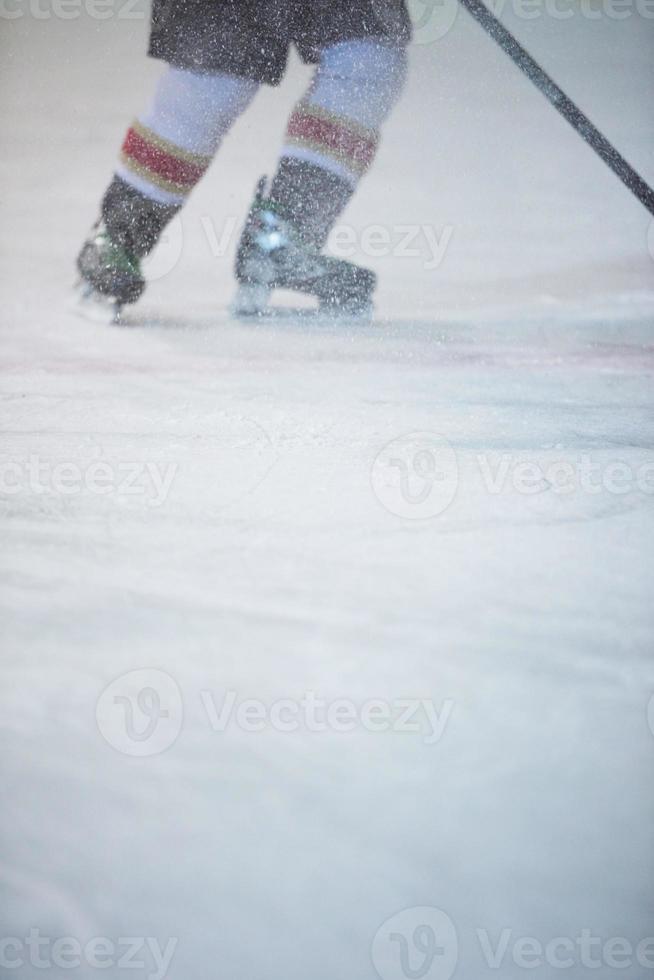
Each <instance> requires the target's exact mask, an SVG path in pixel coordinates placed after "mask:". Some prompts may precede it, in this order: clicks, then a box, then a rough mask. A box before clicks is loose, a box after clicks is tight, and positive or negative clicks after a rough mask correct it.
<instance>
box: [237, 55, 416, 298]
mask: <svg viewBox="0 0 654 980" xmlns="http://www.w3.org/2000/svg"><path fill="white" fill-rule="evenodd" d="M405 75H406V52H405V46H404V45H403V44H397V43H392V42H389V41H387V40H386V39H376V38H365V39H353V40H348V41H345V42H341V43H337V44H333V45H330V46H328V47H326V48H325V49H324V50H322V51H321V53H320V61H319V65H318V68H317V71H316V74H315V77H314V80H313V83H312V85H311V87H310V88H309V90H308V92H307V93H306V94H305V95H304V97H303V98H302V99H301V101H300V102H299V103H298V105H297V106H296V108H295V110H294V111H293V113H292V115H291V118H290V120H289V123H288V127H287V131H286V137H285V141H284V146H283V149H282V154H281V158H280V161H279V165H278V168H277V172H276V174H275V176H274V179H273V181H272V184H271V187H270V190H269V191H268V193H267V195H265V196H263V195H262V194H260V196H259V198H258V199H257V200H255V203H254V205H253V207H252V209H251V212H250V215H249V218H248V222H247V224H246V229H245V232H244V235H243V238H242V241H241V246H240V248H239V253H238V260H237V278H238V279H239V281H241V282H242V283H246V284H247V285H248V286H250V287H252V289H251V290H250V292H251V295H252V296H253V297H254V299H253V300H252V302H250V306H251V307H252V309H251V310H250V311H251V312H252V311H254V307H256V305H257V304H259V305H260V303H261V299H262V297H263V296H264V295H265V293H264V291H262V290H260V289H257V288H256V284H257V281H258V280H265V279H266V277H267V279H268V283H269V285H270V283H271V282H272V285H273V288H274V286H276V285H281V286H283V287H284V288H296V289H299V290H300V291H303V292H310V293H314V294H315V295H318V296H319V298H320V300H321V301H322V302H323V303H325V302H326V305H334V306H339V305H341V300H343V301H344V303H345V305H346V306H352V307H353V308H354V309H356V308H357V307H358V306H366V305H367V304H368V302H369V300H370V294H371V292H372V289H373V288H374V276H373V274H372V273H369V272H367V271H366V270H359V269H357V267H355V266H352V265H351V264H350V263H345V262H338V261H337V260H334V259H328V258H327V257H323V256H319V255H318V253H319V251H320V249H322V248H323V246H324V245H325V243H326V241H327V237H328V235H329V232H330V230H331V228H332V227H333V225H334V223H335V222H336V220H337V219H338V217H339V216H340V215H341V214H342V212H343V211H344V209H345V207H346V206H347V204H348V202H349V201H350V199H351V197H352V195H353V194H354V192H355V190H356V188H357V187H358V185H359V182H360V180H361V178H362V177H363V175H364V174H365V173H366V171H367V170H368V169H369V167H370V165H371V163H372V161H373V159H374V157H375V154H376V151H377V147H378V145H379V138H380V130H381V127H382V125H383V123H384V121H385V119H386V118H387V117H388V115H389V113H390V111H391V109H392V108H393V106H394V105H395V103H396V101H397V99H398V97H399V95H400V93H401V91H402V87H403V83H404V79H405ZM280 222H283V223H284V235H283V236H282V240H283V241H284V242H286V239H287V238H288V239H290V241H289V243H288V244H287V245H286V247H285V249H278V250H277V251H276V252H275V253H274V255H273V258H276V259H277V264H278V265H279V266H281V267H282V268H281V270H278V272H277V274H275V271H274V270H273V269H272V268H271V265H272V260H271V249H270V242H271V241H272V240H276V241H279V240H280V239H279V227H278V226H279V223H280ZM265 228H267V230H268V234H267V236H266V235H265V234H263V235H262V229H265ZM271 235H272V236H273V238H272V239H271ZM318 260H320V261H318ZM294 264H295V266H296V273H297V274H296V275H294V270H293V265H294ZM307 270H313V271H314V273H315V275H314V281H312V282H308V279H309V278H311V274H310V273H309V272H308V271H307ZM321 276H325V277H326V279H325V280H324V282H323V283H321V282H320V281H319V280H320V277H321ZM339 292H341V293H342V294H343V295H342V296H339ZM241 297H242V299H243V302H242V305H243V312H247V311H248V303H249V297H248V293H247V291H244V290H242V292H241Z"/></svg>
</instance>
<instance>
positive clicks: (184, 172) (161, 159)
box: [123, 129, 206, 188]
mask: <svg viewBox="0 0 654 980" xmlns="http://www.w3.org/2000/svg"><path fill="white" fill-rule="evenodd" d="M123 153H125V155H126V156H128V157H131V159H132V160H135V161H136V162H137V163H140V164H141V166H142V167H147V169H148V170H150V171H152V173H154V174H156V175H157V176H158V177H162V178H163V179H164V180H168V181H171V182H172V183H174V184H181V185H182V186H183V187H188V188H191V187H194V186H195V184H197V182H198V181H199V180H200V178H201V177H202V176H203V174H204V173H205V170H206V167H200V166H197V165H196V164H193V163H188V162H187V161H186V160H180V159H179V158H178V157H176V156H173V154H172V153H166V152H165V150H162V149H160V148H159V147H157V146H154V145H153V144H152V143H148V141H147V140H146V139H144V138H143V137H142V136H140V135H139V133H137V132H136V130H134V129H130V130H128V132H127V136H126V137H125V142H124V143H123Z"/></svg>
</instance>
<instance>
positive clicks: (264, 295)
mask: <svg viewBox="0 0 654 980" xmlns="http://www.w3.org/2000/svg"><path fill="white" fill-rule="evenodd" d="M271 292H272V290H271V288H270V287H269V286H266V284H265V283H258V282H252V283H241V284H240V285H239V287H238V290H237V291H236V296H235V297H234V299H233V300H232V303H231V305H230V312H231V314H232V316H236V317H241V316H243V317H255V316H263V315H264V314H265V313H266V311H267V310H268V309H269V305H268V304H269V301H270V294H271Z"/></svg>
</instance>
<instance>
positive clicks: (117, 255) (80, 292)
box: [76, 219, 145, 322]
mask: <svg viewBox="0 0 654 980" xmlns="http://www.w3.org/2000/svg"><path fill="white" fill-rule="evenodd" d="M77 269H78V271H79V274H80V279H79V282H78V283H77V287H76V295H77V302H78V305H79V307H80V310H81V311H82V312H84V313H85V314H86V315H88V316H90V317H91V318H93V319H97V320H101V321H109V322H116V321H118V319H119V318H120V311H121V309H122V308H123V306H124V305H125V304H127V303H135V302H136V300H137V299H138V298H139V297H140V295H141V293H142V292H143V290H144V289H145V279H144V278H143V274H142V272H141V264H140V261H139V259H138V258H137V257H136V256H135V255H133V254H132V253H131V252H129V251H128V250H127V249H126V248H125V246H124V245H121V244H119V243H118V242H115V241H112V239H111V238H110V236H109V232H108V230H107V228H106V225H105V223H104V221H103V220H102V219H100V221H98V222H97V224H96V225H94V226H93V228H92V230H91V234H90V235H89V237H88V238H87V240H86V241H85V242H84V244H83V246H82V250H81V252H80V253H79V255H78V257H77Z"/></svg>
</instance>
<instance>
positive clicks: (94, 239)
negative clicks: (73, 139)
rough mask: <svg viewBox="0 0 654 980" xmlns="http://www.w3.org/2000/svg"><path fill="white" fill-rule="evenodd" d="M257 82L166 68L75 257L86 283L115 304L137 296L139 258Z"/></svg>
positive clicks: (140, 284)
mask: <svg viewBox="0 0 654 980" xmlns="http://www.w3.org/2000/svg"><path fill="white" fill-rule="evenodd" d="M257 88H258V83H257V82H256V81H253V80H251V79H246V78H240V77H236V76H232V75H225V74H210V75H207V74H205V75H200V74H196V73H194V72H190V71H186V70H182V69H178V68H173V67H169V68H168V70H167V71H166V72H165V74H164V75H163V76H162V78H161V80H160V81H159V84H158V86H157V89H156V93H155V96H154V100H153V102H152V104H151V105H150V107H149V109H148V110H147V112H145V113H144V114H143V115H141V116H140V117H139V118H138V119H137V120H136V121H135V122H134V123H133V124H132V126H131V127H130V129H129V130H128V132H127V135H126V137H125V140H124V143H123V146H122V151H121V156H120V162H119V164H118V167H117V169H116V172H115V175H114V177H113V180H112V181H111V183H110V185H109V187H108V189H107V191H106V193H105V195H104V197H103V200H102V205H101V217H100V219H99V221H98V223H97V224H96V225H95V227H94V229H93V231H92V233H91V235H90V237H89V239H88V240H87V241H86V242H85V244H84V246H83V248H82V251H81V252H80V255H79V257H78V269H79V272H80V275H81V278H82V281H83V284H84V286H85V287H86V288H87V289H92V290H94V291H96V292H97V293H100V294H101V295H104V296H107V297H109V299H110V301H111V302H115V303H116V304H118V305H121V304H123V303H132V302H134V301H135V300H136V299H138V297H139V296H140V294H141V292H142V291H143V288H144V281H143V277H142V275H141V270H140V265H139V260H140V259H141V258H143V257H144V256H145V255H147V254H148V252H150V251H151V249H152V248H153V247H154V245H155V244H156V242H157V241H158V239H159V237H160V235H161V233H162V231H163V229H164V228H165V226H166V225H167V224H168V222H169V221H171V220H172V218H173V217H174V216H175V215H176V214H177V213H178V211H179V210H180V209H181V208H182V206H183V205H184V203H185V201H186V199H187V198H188V196H189V194H190V192H191V191H192V189H193V188H194V187H195V185H196V184H197V183H198V181H199V180H200V179H201V178H202V176H203V175H204V173H205V172H206V170H207V168H208V166H209V164H210V163H211V160H212V158H213V156H214V154H215V153H216V151H217V149H218V147H219V145H220V143H221V141H222V139H223V137H224V136H225V134H226V133H227V132H228V130H229V129H230V127H231V126H232V124H233V123H234V121H235V120H236V119H237V118H238V116H239V115H240V114H241V113H242V112H243V111H244V109H245V108H246V107H247V105H248V104H249V103H250V101H251V100H252V98H253V97H254V94H255V93H256V91H257Z"/></svg>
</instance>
